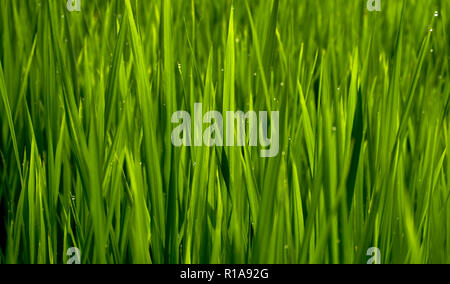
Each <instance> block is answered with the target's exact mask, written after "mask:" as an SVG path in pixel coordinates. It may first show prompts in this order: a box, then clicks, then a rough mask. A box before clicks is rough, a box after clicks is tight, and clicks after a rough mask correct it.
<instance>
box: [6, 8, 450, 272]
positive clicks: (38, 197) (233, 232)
mask: <svg viewBox="0 0 450 284" xmlns="http://www.w3.org/2000/svg"><path fill="white" fill-rule="evenodd" d="M381 2H382V9H383V10H382V12H376V13H370V12H368V11H367V9H366V1H365V0H358V1H356V0H352V1H349V0H326V1H316V0H305V1H299V0H267V1H262V0H235V1H229V0H217V1H206V0H191V1H187V0H152V1H143V0H142V1H139V0H111V1H87V0H85V1H82V2H81V6H82V11H81V12H75V13H70V12H68V11H67V9H66V1H65V0H58V1H52V0H30V1H26V0H18V1H12V0H0V38H1V42H0V95H1V100H0V127H1V129H0V181H1V183H0V211H1V214H2V217H1V219H0V263H66V262H67V260H68V258H69V257H70V256H67V255H66V251H67V249H68V248H70V247H77V248H79V249H80V251H81V262H82V263H158V264H159V263H189V264H190V263H227V264H228V263H327V264H328V263H366V262H367V261H368V260H369V258H370V257H371V256H367V251H368V249H369V248H371V247H377V248H379V249H380V251H381V262H382V263H450V203H449V198H450V155H449V153H448V150H449V149H450V117H449V106H450V104H449V99H450V73H449V62H450V61H449V56H450V38H449V37H448V34H449V30H450V21H449V18H448V17H450V2H449V1H448V0H431V1H423V0H405V1H402V0H389V1H387V0H381ZM435 11H437V12H438V15H437V16H436V15H435ZM197 102H201V103H203V110H204V112H206V111H209V110H217V111H219V112H221V113H225V112H226V111H227V110H232V111H237V110H242V111H245V112H246V111H248V110H255V111H260V110H266V111H279V112H280V152H279V155H278V156H276V157H274V158H261V157H260V155H259V153H260V150H261V148H260V147H214V148H208V147H181V148H176V147H173V146H172V144H171V132H172V130H173V128H174V127H175V125H173V124H171V116H172V114H173V113H174V112H175V111H177V110H186V111H188V112H190V113H191V114H192V113H193V111H194V104H195V103H197ZM205 128H206V126H205V125H204V129H205Z"/></svg>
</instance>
